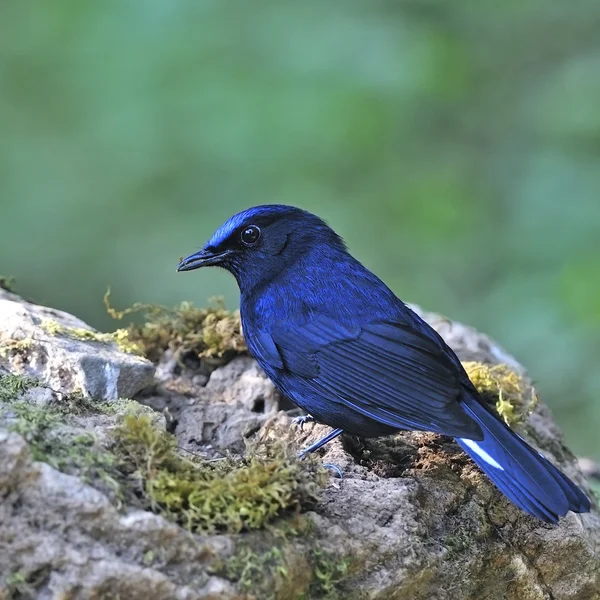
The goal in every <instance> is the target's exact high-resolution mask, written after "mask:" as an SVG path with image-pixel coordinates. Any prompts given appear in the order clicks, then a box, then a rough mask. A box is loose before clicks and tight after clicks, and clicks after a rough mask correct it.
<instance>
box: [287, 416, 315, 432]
mask: <svg viewBox="0 0 600 600" xmlns="http://www.w3.org/2000/svg"><path fill="white" fill-rule="evenodd" d="M315 420H316V419H315V418H314V417H313V416H312V415H300V416H299V417H294V418H293V419H292V425H298V427H300V431H302V429H303V428H304V424H305V423H312V422H313V421H315Z"/></svg>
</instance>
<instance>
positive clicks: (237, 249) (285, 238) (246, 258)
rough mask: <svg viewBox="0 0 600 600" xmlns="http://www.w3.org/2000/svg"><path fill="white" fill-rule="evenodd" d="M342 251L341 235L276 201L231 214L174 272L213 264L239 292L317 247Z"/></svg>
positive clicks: (299, 211) (315, 219)
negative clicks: (226, 273) (229, 277)
mask: <svg viewBox="0 0 600 600" xmlns="http://www.w3.org/2000/svg"><path fill="white" fill-rule="evenodd" d="M317 246H318V247H320V248H329V249H331V250H332V251H333V250H334V249H343V248H344V243H343V241H342V239H341V238H340V237H339V236H338V235H337V234H336V233H335V232H334V231H333V230H332V229H331V228H330V227H328V226H327V224H326V223H325V222H324V221H322V220H321V219H319V218H318V217H316V216H315V215H313V214H311V213H309V212H306V211H304V210H301V209H299V208H294V207H293V206H284V205H280V204H267V205H263V206H255V207H254V208H249V209H247V210H245V211H242V212H240V213H238V214H236V215H234V216H233V217H231V218H229V219H228V220H227V221H226V222H225V223H224V224H223V225H221V227H219V229H217V231H215V233H214V234H213V236H212V237H211V238H210V240H209V241H208V242H207V243H206V245H205V246H204V248H202V250H200V251H199V252H196V253H195V254H192V255H190V256H188V257H187V258H184V259H183V260H182V261H181V262H180V263H179V267H178V268H177V270H178V271H192V270H193V269H200V268H201V267H209V266H211V267H212V266H217V267H222V268H223V269H226V270H228V271H230V272H231V273H233V275H234V276H235V278H236V279H237V282H238V284H239V286H240V290H241V291H242V292H243V291H245V290H249V289H250V288H252V287H254V286H255V285H257V284H259V283H261V282H263V281H268V280H270V279H272V278H273V277H275V276H276V275H277V274H278V273H280V272H281V271H282V270H283V269H285V268H287V267H288V266H289V265H290V264H292V263H294V262H295V261H296V260H298V259H299V258H301V257H303V256H305V255H306V254H307V253H308V252H310V251H311V250H312V249H314V248H315V247H317Z"/></svg>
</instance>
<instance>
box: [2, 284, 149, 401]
mask: <svg viewBox="0 0 600 600" xmlns="http://www.w3.org/2000/svg"><path fill="white" fill-rule="evenodd" d="M85 332H89V334H90V336H89V337H90V339H80V338H82V337H84V336H86V335H87V334H86V333H85ZM94 333H95V332H94V330H93V329H92V328H91V327H90V326H89V325H87V324H85V323H84V322H83V321H80V320H79V319H77V318H76V317H74V316H72V315H69V314H67V313H65V312H62V311H59V310H54V309H52V308H47V307H45V306H38V305H36V304H31V303H29V302H25V301H24V300H23V299H21V298H19V297H18V296H16V295H15V294H12V293H10V292H8V291H6V290H3V289H0V362H2V361H3V360H4V361H5V362H8V363H9V364H10V365H11V367H12V369H13V370H15V371H17V372H21V373H25V374H27V375H30V376H31V377H35V378H36V379H39V380H40V381H43V382H44V383H46V384H48V385H49V386H50V387H52V388H54V389H56V390H60V391H61V392H66V393H68V392H73V391H75V390H80V391H83V392H84V393H86V394H88V395H90V396H91V397H93V398H101V399H105V400H115V399H117V398H131V397H133V396H134V395H135V394H136V393H137V392H139V391H140V390H141V389H142V388H144V387H146V386H147V385H148V384H149V383H150V382H151V380H152V375H153V373H154V367H153V366H152V364H151V363H150V362H149V361H147V360H145V359H143V358H139V357H137V356H133V355H131V354H127V353H125V352H121V351H119V349H118V347H117V344H116V343H115V342H107V341H95V340H93V339H91V338H92V336H93V334H94Z"/></svg>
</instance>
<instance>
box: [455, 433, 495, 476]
mask: <svg viewBox="0 0 600 600" xmlns="http://www.w3.org/2000/svg"><path fill="white" fill-rule="evenodd" d="M460 441H461V442H462V443H463V444H464V445H465V446H467V447H469V448H470V449H471V450H473V452H475V454H477V456H480V457H481V458H482V459H483V460H484V461H485V462H486V463H487V464H488V465H491V466H492V467H494V468H495V469H500V470H501V471H504V469H503V468H502V466H501V465H500V463H499V462H498V461H497V460H494V459H493V458H492V457H491V456H490V455H489V454H488V453H487V452H486V451H485V450H484V449H483V448H481V446H479V444H478V443H477V442H474V441H473V440H466V439H465V438H460Z"/></svg>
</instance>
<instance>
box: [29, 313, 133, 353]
mask: <svg viewBox="0 0 600 600" xmlns="http://www.w3.org/2000/svg"><path fill="white" fill-rule="evenodd" d="M41 326H42V329H44V331H46V333H49V334H50V335H60V336H63V337H69V338H71V339H74V340H81V341H86V342H98V343H100V344H112V343H114V344H116V345H117V346H118V348H119V349H120V350H121V351H122V352H128V353H129V354H142V348H141V347H140V346H139V345H138V344H136V343H135V342H133V341H132V340H131V339H130V337H129V332H128V331H127V330H125V329H117V330H116V331H113V332H112V333H100V332H98V331H92V330H90V329H84V328H82V327H65V326H64V325H61V324H60V323H58V322H57V321H53V320H51V319H48V320H46V321H43V322H42V325H41Z"/></svg>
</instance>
